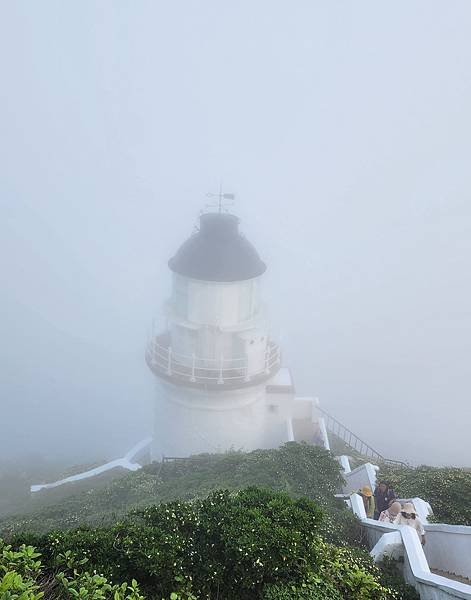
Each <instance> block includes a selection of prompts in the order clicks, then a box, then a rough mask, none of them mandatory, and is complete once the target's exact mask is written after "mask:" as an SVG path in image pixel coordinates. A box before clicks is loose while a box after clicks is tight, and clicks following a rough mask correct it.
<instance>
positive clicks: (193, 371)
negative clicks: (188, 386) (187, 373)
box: [190, 353, 196, 383]
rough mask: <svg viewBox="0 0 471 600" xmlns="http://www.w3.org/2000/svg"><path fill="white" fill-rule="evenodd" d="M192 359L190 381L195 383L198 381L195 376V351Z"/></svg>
mask: <svg viewBox="0 0 471 600" xmlns="http://www.w3.org/2000/svg"><path fill="white" fill-rule="evenodd" d="M191 359H192V363H191V377H190V381H191V382H192V383H195V381H196V378H195V362H196V356H195V353H193V354H192V355H191Z"/></svg>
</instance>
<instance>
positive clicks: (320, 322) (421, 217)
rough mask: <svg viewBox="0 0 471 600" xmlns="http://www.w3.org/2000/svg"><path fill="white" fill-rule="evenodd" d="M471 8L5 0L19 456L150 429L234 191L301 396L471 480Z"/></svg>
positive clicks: (1, 97) (5, 439)
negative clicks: (165, 339) (152, 342)
mask: <svg viewBox="0 0 471 600" xmlns="http://www.w3.org/2000/svg"><path fill="white" fill-rule="evenodd" d="M470 26H471V4H469V2H467V1H465V0H463V1H455V2H453V3H451V4H450V3H447V4H446V5H445V4H444V3H443V2H435V1H427V2H425V1H407V2H405V1H402V2H401V1H400V2H395V3H394V5H386V4H378V3H376V2H362V3H346V2H340V1H333V2H322V3H320V2H307V1H306V2H297V3H288V2H268V1H261V2H255V3H254V2H245V1H243V2H237V3H229V2H223V3H221V2H216V1H209V0H208V1H205V2H193V1H187V2H178V1H177V2H171V3H165V2H151V1H144V0H143V1H141V2H132V3H130V2H122V1H113V2H111V1H101V2H91V1H90V2H88V1H83V2H79V3H63V2H60V1H59V0H57V1H52V0H46V1H43V2H40V3H39V2H22V1H16V2H3V3H2V4H1V6H0V71H1V73H2V78H1V83H0V86H1V88H0V89H1V94H0V207H1V214H2V219H1V225H0V231H1V242H0V261H1V273H2V287H1V289H2V293H1V296H0V311H1V330H0V334H1V339H2V343H1V345H0V353H1V354H0V360H1V366H0V376H1V379H0V385H1V390H0V394H1V395H0V401H1V411H0V424H1V431H2V435H1V436H0V456H1V457H2V458H1V460H12V459H15V458H21V459H24V458H28V457H36V458H38V457H39V458H45V459H48V460H50V459H53V458H55V459H57V458H60V459H61V460H64V461H68V462H74V461H75V462H81V461H93V460H97V459H103V458H107V457H115V456H118V455H121V454H123V453H124V452H125V451H126V450H127V449H128V447H129V446H130V445H132V444H133V443H134V442H136V441H138V440H139V439H140V438H142V437H144V436H145V435H147V433H148V432H149V431H150V430H151V428H152V402H153V398H154V387H153V384H154V382H153V377H152V375H151V373H150V372H149V371H148V370H147V367H146V365H145V362H144V349H145V344H146V340H147V335H148V333H149V332H150V329H151V325H152V321H153V319H154V318H157V319H158V317H159V311H160V307H161V305H162V303H163V302H164V300H165V299H166V297H167V294H168V292H169V286H170V276H169V271H168V268H167V260H168V259H169V258H170V257H171V256H172V254H173V253H174V252H175V251H176V250H177V248H178V246H179V245H180V244H181V243H182V242H183V241H184V240H185V239H186V237H188V236H189V235H190V234H191V232H192V230H193V227H194V226H195V225H196V223H197V217H198V213H199V210H200V209H201V208H204V206H205V204H206V203H207V202H208V199H207V198H206V193H207V192H213V191H217V190H218V188H219V184H220V182H221V181H222V183H223V186H224V189H225V190H226V191H228V192H233V193H235V194H236V201H235V206H234V207H233V210H234V212H235V213H236V214H238V215H239V216H240V218H241V229H242V231H243V232H244V233H245V234H246V235H247V237H248V238H249V239H250V240H251V241H252V242H253V243H254V244H255V246H256V247H257V249H258V251H259V253H260V254H261V256H262V258H263V259H264V260H265V261H266V262H267V264H268V266H269V269H268V272H267V275H266V282H265V298H266V301H267V303H268V304H269V307H270V309H271V316H272V324H273V331H274V332H278V331H279V332H280V335H281V341H282V347H283V350H284V364H285V365H287V366H289V367H290V368H291V370H292V373H293V377H294V380H295V383H296V386H297V392H298V394H300V395H314V396H318V397H319V398H320V401H321V404H322V406H323V407H324V408H326V409H327V410H328V411H329V412H331V413H332V414H334V415H335V416H336V417H337V418H339V419H340V420H341V421H343V422H344V423H345V424H346V425H348V426H349V427H350V428H351V429H353V431H355V432H356V433H357V434H358V435H359V436H360V437H363V438H364V439H365V440H366V441H368V442H369V443H370V444H371V445H373V446H374V447H376V448H377V449H378V450H379V451H381V452H383V453H384V454H385V455H386V456H389V457H391V458H398V459H408V460H410V461H412V462H427V463H434V464H457V465H467V466H470V463H471V437H470V436H469V430H470V422H471V409H470V400H469V389H470V387H471V381H470V379H471V375H470V367H469V357H470V354H471V338H470V332H471V308H470V307H471V284H470V280H469V273H470V271H471V203H470V201H469V194H470V168H469V165H470V160H471V142H470V140H471V119H470V111H469V107H470V106H471V78H470V76H469V72H470V62H471V42H470V38H469V31H470Z"/></svg>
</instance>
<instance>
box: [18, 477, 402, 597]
mask: <svg viewBox="0 0 471 600" xmlns="http://www.w3.org/2000/svg"><path fill="white" fill-rule="evenodd" d="M322 528H323V514H322V510H321V509H320V508H319V506H318V505H317V504H315V503H314V502H312V501H311V500H309V499H307V498H298V499H293V498H291V497H290V496H289V495H288V494H287V493H286V492H273V491H270V490H266V489H260V488H254V487H252V488H248V489H246V490H243V491H241V492H238V493H230V492H229V491H217V492H213V493H212V494H210V495H209V496H208V497H207V498H206V499H203V500H195V501H192V502H173V503H168V504H161V505H156V506H151V507H147V508H144V509H139V510H134V511H133V512H132V513H131V514H130V515H129V516H128V517H126V518H125V519H123V520H122V521H121V522H119V523H116V524H114V525H112V526H109V527H99V528H91V527H89V528H81V529H77V530H72V531H61V532H53V533H50V534H47V535H42V536H41V535H35V534H30V535H23V536H20V537H18V538H17V539H16V540H14V542H15V543H17V544H18V543H34V545H35V546H36V547H37V548H38V550H39V551H40V552H41V553H42V555H43V559H44V562H45V564H46V565H48V568H51V567H52V566H53V565H54V564H55V563H56V561H57V557H58V556H67V552H71V556H73V557H77V559H74V560H79V561H81V560H86V561H87V563H86V565H87V569H88V572H91V571H93V572H97V573H99V574H100V577H103V578H105V579H107V580H108V582H110V581H117V580H119V579H123V578H124V579H126V580H127V581H132V580H135V581H138V582H139V584H140V586H141V588H142V590H143V593H144V594H145V595H146V596H147V597H149V598H158V599H159V600H160V599H161V598H168V597H170V598H172V594H173V598H191V597H196V598H224V599H225V600H236V599H237V600H238V599H240V598H244V600H251V599H259V598H260V599H261V598H265V599H266V600H283V599H284V598H298V599H299V600H302V599H304V598H313V599H316V600H321V599H324V598H329V599H330V600H336V599H337V598H339V599H345V600H347V599H348V600H363V599H371V600H375V599H377V600H392V599H399V598H403V596H401V595H399V594H397V593H396V592H394V591H392V590H391V589H389V588H387V587H386V586H385V585H384V584H383V583H382V582H381V573H380V571H379V570H378V569H377V567H375V566H374V564H373V562H372V560H371V558H370V557H369V556H368V554H367V553H366V552H364V551H361V550H353V549H351V548H348V547H336V546H334V545H332V544H330V543H328V542H326V541H325V540H323V539H322V537H321V535H320V532H321V531H322ZM109 585H111V584H109ZM334 590H335V591H334ZM329 594H330V595H329Z"/></svg>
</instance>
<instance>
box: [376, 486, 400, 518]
mask: <svg viewBox="0 0 471 600" xmlns="http://www.w3.org/2000/svg"><path fill="white" fill-rule="evenodd" d="M396 498H397V496H396V492H395V491H394V490H393V489H392V488H388V489H387V490H386V491H385V492H382V491H381V490H380V489H379V487H377V488H376V489H375V503H376V511H377V512H378V513H379V514H380V513H382V512H383V510H386V509H387V508H389V503H390V502H391V500H395V499H396Z"/></svg>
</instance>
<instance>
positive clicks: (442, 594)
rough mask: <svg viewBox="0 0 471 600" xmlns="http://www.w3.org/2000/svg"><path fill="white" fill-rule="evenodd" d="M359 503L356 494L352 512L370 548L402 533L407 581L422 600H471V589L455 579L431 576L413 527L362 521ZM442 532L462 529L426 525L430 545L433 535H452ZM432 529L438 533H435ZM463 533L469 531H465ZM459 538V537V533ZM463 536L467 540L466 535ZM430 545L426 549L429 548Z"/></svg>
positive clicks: (404, 569) (404, 573)
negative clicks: (394, 534) (385, 536)
mask: <svg viewBox="0 0 471 600" xmlns="http://www.w3.org/2000/svg"><path fill="white" fill-rule="evenodd" d="M360 502H361V498H360V496H359V495H358V494H353V495H352V497H351V507H352V510H353V512H354V513H355V514H356V515H357V516H358V517H359V518H360V520H361V522H362V526H363V528H364V529H365V532H366V535H367V539H368V545H369V547H370V548H374V546H376V544H377V543H378V541H379V540H380V539H381V538H382V536H383V535H384V534H385V533H390V532H392V531H399V532H400V534H401V538H402V544H403V554H404V562H403V563H402V568H403V576H404V579H405V581H406V582H407V583H409V584H410V585H413V586H414V587H415V588H416V590H417V591H418V592H419V594H420V597H421V598H422V599H423V600H450V599H451V598H460V599H462V600H471V585H466V584H464V583H460V582H458V581H453V580H452V579H448V578H446V577H441V576H440V575H435V574H434V573H431V572H430V567H429V563H428V561H427V557H426V555H425V553H424V548H423V547H422V545H421V543H420V540H419V537H418V535H417V533H416V532H415V531H414V530H413V529H412V528H411V527H407V526H403V527H397V526H396V525H391V524H389V523H379V522H378V521H375V520H373V519H365V518H362V511H361V508H360V506H361V505H360ZM441 528H442V529H443V528H447V529H448V528H453V529H462V528H459V527H457V526H452V525H427V526H426V532H427V544H428V543H429V541H430V539H429V538H431V536H433V535H434V534H435V535H437V536H438V534H439V533H443V534H445V535H449V534H450V533H451V532H450V531H448V532H446V531H442V532H440V529H441ZM433 529H435V531H434V532H433ZM463 529H469V528H467V527H465V528H463ZM456 535H460V534H458V532H456ZM461 535H465V536H467V534H461ZM451 539H452V538H451V537H450V540H451ZM437 542H438V537H437ZM427 544H426V546H425V547H427ZM437 547H438V545H437ZM373 554H374V552H373ZM469 556H471V555H469V554H468V555H467V557H468V560H469ZM399 564H401V563H399ZM432 567H433V568H439V569H440V570H442V567H440V566H439V567H435V566H434V565H433V564H432Z"/></svg>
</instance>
